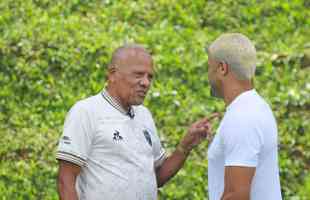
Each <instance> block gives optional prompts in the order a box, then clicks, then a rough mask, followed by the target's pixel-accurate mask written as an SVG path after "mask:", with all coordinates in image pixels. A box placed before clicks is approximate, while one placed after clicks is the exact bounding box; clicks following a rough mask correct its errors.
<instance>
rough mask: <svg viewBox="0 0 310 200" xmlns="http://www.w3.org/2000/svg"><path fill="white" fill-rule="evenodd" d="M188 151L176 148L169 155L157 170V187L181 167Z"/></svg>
mask: <svg viewBox="0 0 310 200" xmlns="http://www.w3.org/2000/svg"><path fill="white" fill-rule="evenodd" d="M187 156H188V153H186V152H183V151H180V150H179V149H178V148H177V149H176V150H175V151H174V152H173V153H172V154H171V156H169V157H168V158H167V159H166V160H165V161H164V163H163V164H162V166H161V167H160V168H159V169H158V170H157V173H156V174H157V184H158V187H161V186H163V185H164V184H165V183H166V182H167V181H169V180H170V179H171V178H172V177H173V176H174V175H176V173H177V172H178V171H179V170H180V169H181V168H182V166H183V165H184V162H185V161H186V158H187Z"/></svg>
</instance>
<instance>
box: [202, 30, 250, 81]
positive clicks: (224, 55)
mask: <svg viewBox="0 0 310 200" xmlns="http://www.w3.org/2000/svg"><path fill="white" fill-rule="evenodd" d="M208 53H209V56H210V57H211V58H213V59H215V60H217V61H219V62H226V63H227V64H228V65H229V66H230V67H231V70H232V71H233V72H234V73H235V74H236V75H237V78H238V79H240V80H250V79H251V78H253V77H254V75H255V69H256V50H255V47H254V45H253V44H252V42H251V41H250V40H249V38H247V37H246V36H245V35H243V34H240V33H226V34H222V35H221V36H219V37H218V38H217V39H216V40H215V41H214V42H213V43H212V44H211V45H210V47H209V48H208Z"/></svg>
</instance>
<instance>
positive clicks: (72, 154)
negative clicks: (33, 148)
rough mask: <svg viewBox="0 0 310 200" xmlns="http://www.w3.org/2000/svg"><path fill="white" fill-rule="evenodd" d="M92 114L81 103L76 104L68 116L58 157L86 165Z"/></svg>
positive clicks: (89, 145)
mask: <svg viewBox="0 0 310 200" xmlns="http://www.w3.org/2000/svg"><path fill="white" fill-rule="evenodd" d="M91 135H92V134H91V124H90V116H89V114H88V113H87V111H86V109H85V108H83V107H82V105H81V103H77V104H75V105H74V106H73V107H72V108H71V109H70V111H69V113H68V114H67V116H66V120H65V124H64V129H63V134H62V136H61V138H60V140H59V144H58V150H57V154H56V159H58V160H65V161H68V162H72V163H74V164H76V165H79V166H81V167H82V166H85V165H86V160H87V156H88V154H89V151H90V147H91Z"/></svg>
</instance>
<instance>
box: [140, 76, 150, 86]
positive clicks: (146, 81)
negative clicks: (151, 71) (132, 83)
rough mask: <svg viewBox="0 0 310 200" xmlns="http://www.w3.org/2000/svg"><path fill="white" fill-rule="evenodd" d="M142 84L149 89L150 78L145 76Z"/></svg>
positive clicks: (141, 81)
mask: <svg viewBox="0 0 310 200" xmlns="http://www.w3.org/2000/svg"><path fill="white" fill-rule="evenodd" d="M140 84H141V85H142V86H144V87H149V86H150V84H151V80H150V79H149V78H148V76H143V78H142V79H141V80H140Z"/></svg>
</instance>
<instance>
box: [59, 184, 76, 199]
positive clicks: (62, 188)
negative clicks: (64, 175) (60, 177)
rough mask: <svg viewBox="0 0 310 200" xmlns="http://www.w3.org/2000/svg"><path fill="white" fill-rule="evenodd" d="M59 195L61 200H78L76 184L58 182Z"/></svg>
mask: <svg viewBox="0 0 310 200" xmlns="http://www.w3.org/2000/svg"><path fill="white" fill-rule="evenodd" d="M58 193H59V198H60V200H78V195H77V192H76V189H75V184H74V183H66V182H63V181H59V182H58Z"/></svg>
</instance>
